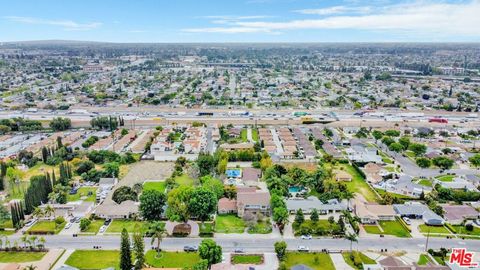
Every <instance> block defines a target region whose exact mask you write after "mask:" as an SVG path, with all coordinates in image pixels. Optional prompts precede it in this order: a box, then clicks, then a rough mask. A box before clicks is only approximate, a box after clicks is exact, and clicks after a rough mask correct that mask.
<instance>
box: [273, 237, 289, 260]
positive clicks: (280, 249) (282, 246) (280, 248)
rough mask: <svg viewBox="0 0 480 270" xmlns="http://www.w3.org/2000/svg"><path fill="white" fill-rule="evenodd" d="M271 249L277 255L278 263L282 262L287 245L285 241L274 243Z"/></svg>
mask: <svg viewBox="0 0 480 270" xmlns="http://www.w3.org/2000/svg"><path fill="white" fill-rule="evenodd" d="M273 247H274V248H275V253H276V254H277V258H278V259H279V260H280V261H283V259H284V258H285V255H286V254H287V243H286V242H285V241H279V242H275V244H274V245H273Z"/></svg>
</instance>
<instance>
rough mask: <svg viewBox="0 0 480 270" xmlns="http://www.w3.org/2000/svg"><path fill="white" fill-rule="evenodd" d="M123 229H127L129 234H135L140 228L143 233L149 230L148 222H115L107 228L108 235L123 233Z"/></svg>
mask: <svg viewBox="0 0 480 270" xmlns="http://www.w3.org/2000/svg"><path fill="white" fill-rule="evenodd" d="M123 228H125V229H127V231H128V232H129V233H133V232H135V230H136V229H138V228H140V230H141V231H142V232H146V231H147V230H148V222H145V221H133V220H113V221H112V223H110V226H108V228H107V231H106V232H107V233H121V232H122V230H123Z"/></svg>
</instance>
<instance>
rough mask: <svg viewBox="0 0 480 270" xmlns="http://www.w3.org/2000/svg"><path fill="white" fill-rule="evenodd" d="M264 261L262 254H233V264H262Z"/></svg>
mask: <svg viewBox="0 0 480 270" xmlns="http://www.w3.org/2000/svg"><path fill="white" fill-rule="evenodd" d="M261 263H263V256H262V255H255V254H252V255H244V254H235V255H232V264H261Z"/></svg>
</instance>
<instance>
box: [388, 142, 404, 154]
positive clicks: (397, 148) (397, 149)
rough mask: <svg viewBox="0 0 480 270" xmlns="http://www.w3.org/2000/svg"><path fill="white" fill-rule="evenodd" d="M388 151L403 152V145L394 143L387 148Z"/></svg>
mask: <svg viewBox="0 0 480 270" xmlns="http://www.w3.org/2000/svg"><path fill="white" fill-rule="evenodd" d="M388 149H389V150H390V151H393V152H396V153H399V152H400V151H402V150H403V145H402V144H400V143H396V142H395V143H392V144H390V145H389V146H388Z"/></svg>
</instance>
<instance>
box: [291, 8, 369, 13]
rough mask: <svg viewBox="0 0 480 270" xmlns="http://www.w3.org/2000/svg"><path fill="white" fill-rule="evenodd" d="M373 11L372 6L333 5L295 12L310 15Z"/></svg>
mask: <svg viewBox="0 0 480 270" xmlns="http://www.w3.org/2000/svg"><path fill="white" fill-rule="evenodd" d="M370 11H371V7H368V6H366V7H347V6H333V7H327V8H319V9H300V10H294V12H297V13H301V14H309V15H332V14H342V13H368V12H370Z"/></svg>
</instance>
